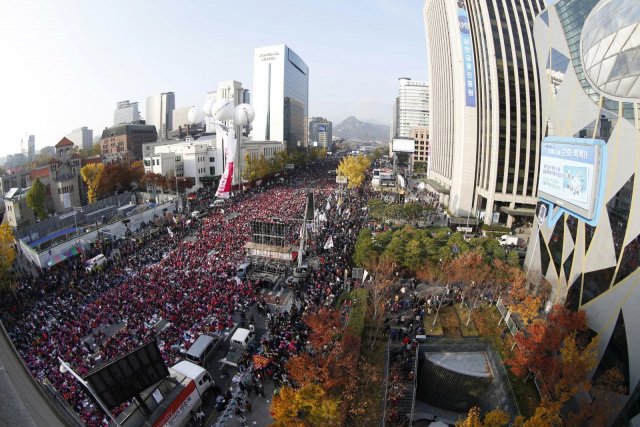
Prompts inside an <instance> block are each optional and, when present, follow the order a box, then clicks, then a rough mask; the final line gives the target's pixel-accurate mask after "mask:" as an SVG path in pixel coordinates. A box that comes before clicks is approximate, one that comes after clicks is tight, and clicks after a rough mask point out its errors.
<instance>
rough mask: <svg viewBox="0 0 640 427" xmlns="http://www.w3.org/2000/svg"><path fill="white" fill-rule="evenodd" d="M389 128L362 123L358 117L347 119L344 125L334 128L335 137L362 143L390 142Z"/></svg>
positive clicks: (343, 122)
mask: <svg viewBox="0 0 640 427" xmlns="http://www.w3.org/2000/svg"><path fill="white" fill-rule="evenodd" d="M389 130H390V128H389V126H385V125H376V124H373V123H368V122H362V121H360V120H358V119H357V118H356V117H354V116H351V117H347V118H346V119H344V120H343V121H342V123H340V124H338V125H337V126H334V128H333V136H337V137H340V138H342V139H344V140H348V139H356V140H360V141H384V142H387V141H389Z"/></svg>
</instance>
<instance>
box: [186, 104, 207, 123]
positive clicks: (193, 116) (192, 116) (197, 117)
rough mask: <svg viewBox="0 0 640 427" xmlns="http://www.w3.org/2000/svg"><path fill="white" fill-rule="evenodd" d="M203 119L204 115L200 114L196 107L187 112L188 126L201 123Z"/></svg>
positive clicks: (200, 111)
mask: <svg viewBox="0 0 640 427" xmlns="http://www.w3.org/2000/svg"><path fill="white" fill-rule="evenodd" d="M203 119H204V115H203V114H202V110H201V109H199V108H198V107H191V108H190V109H189V112H188V113H187V120H188V121H189V124H190V125H194V124H198V123H202V120H203Z"/></svg>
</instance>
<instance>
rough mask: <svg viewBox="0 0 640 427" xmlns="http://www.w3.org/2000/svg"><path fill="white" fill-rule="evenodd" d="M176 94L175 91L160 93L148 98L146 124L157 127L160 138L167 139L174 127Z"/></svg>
mask: <svg viewBox="0 0 640 427" xmlns="http://www.w3.org/2000/svg"><path fill="white" fill-rule="evenodd" d="M175 108H176V96H175V94H174V93H173V92H166V93H159V94H157V95H152V96H149V97H148V98H147V111H146V124H148V125H153V126H155V127H156V131H157V132H158V138H159V139H167V138H168V137H169V131H171V130H172V129H173V110H174V109H175Z"/></svg>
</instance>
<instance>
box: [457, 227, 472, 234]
mask: <svg viewBox="0 0 640 427" xmlns="http://www.w3.org/2000/svg"><path fill="white" fill-rule="evenodd" d="M456 231H459V232H460V233H473V228H472V227H457V228H456Z"/></svg>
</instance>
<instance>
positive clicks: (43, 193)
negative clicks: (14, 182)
mask: <svg viewBox="0 0 640 427" xmlns="http://www.w3.org/2000/svg"><path fill="white" fill-rule="evenodd" d="M46 198H47V189H46V187H45V186H44V184H43V183H42V182H40V178H36V180H35V181H34V182H33V184H31V188H30V189H29V191H27V206H29V207H30V208H31V209H32V210H33V211H34V212H35V213H36V215H38V218H40V219H45V218H46V217H47V211H46V209H45V208H44V202H45V200H46Z"/></svg>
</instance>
